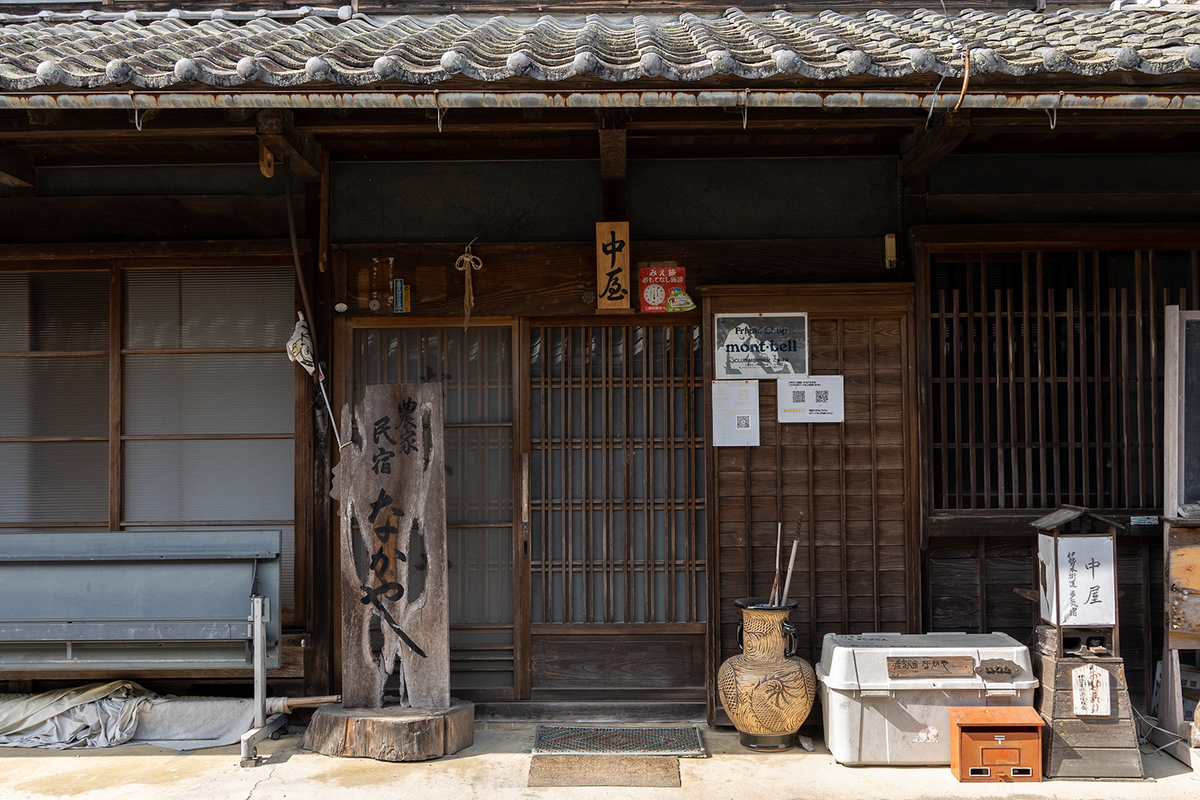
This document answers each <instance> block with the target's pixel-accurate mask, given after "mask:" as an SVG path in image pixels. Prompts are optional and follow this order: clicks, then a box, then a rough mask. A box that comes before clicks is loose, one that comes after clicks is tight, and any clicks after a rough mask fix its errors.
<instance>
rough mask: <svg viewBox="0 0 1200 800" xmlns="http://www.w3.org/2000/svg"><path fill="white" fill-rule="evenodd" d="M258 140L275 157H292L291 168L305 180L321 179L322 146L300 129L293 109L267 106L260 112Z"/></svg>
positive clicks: (279, 158)
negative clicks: (294, 120)
mask: <svg viewBox="0 0 1200 800" xmlns="http://www.w3.org/2000/svg"><path fill="white" fill-rule="evenodd" d="M256 129H257V132H258V140H259V141H260V142H262V143H263V144H264V145H266V147H267V148H268V149H270V151H271V152H272V153H274V154H275V158H276V159H278V160H280V161H282V160H283V159H285V158H286V159H290V160H291V165H292V171H293V172H295V173H296V174H297V175H299V176H300V177H301V178H304V180H306V181H318V180H320V179H321V146H320V145H319V144H317V140H316V138H314V137H313V135H312V134H309V133H301V132H300V131H297V130H296V128H295V125H294V124H293V115H292V112H291V111H287V110H283V109H275V108H272V109H267V110H265V111H260V112H258V117H257V126H256Z"/></svg>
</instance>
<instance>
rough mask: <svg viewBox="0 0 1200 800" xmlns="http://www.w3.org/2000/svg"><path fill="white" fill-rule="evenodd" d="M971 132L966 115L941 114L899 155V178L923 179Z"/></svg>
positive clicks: (968, 117)
mask: <svg viewBox="0 0 1200 800" xmlns="http://www.w3.org/2000/svg"><path fill="white" fill-rule="evenodd" d="M970 132H971V118H970V116H969V115H968V114H966V113H959V114H953V113H950V114H943V115H942V116H941V117H938V118H937V119H936V120H935V121H934V122H933V123H932V124H931V125H930V126H929V129H928V130H924V131H921V132H919V133H918V134H917V135H916V136H915V137H914V139H913V140H912V142H911V143H910V144H909V145H908V146H907V147H906V148H905V149H904V151H903V154H902V155H901V156H900V179H901V180H908V179H912V178H924V177H925V176H926V175H928V174H929V172H930V171H931V170H932V169H933V168H934V167H936V166H937V165H938V163H939V162H941V160H942V159H943V158H945V157H946V156H948V155H950V153H951V151H953V150H954V148H956V147H958V144H959V142H961V141H962V140H963V139H965V138H966V136H967V134H968V133H970Z"/></svg>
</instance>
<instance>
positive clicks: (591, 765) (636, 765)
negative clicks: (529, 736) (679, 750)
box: [526, 755, 680, 788]
mask: <svg viewBox="0 0 1200 800" xmlns="http://www.w3.org/2000/svg"><path fill="white" fill-rule="evenodd" d="M526 785H528V786H661V787H666V788H679V785H680V784H679V759H678V758H673V757H671V756H595V755H589V756H534V757H533V758H532V759H530V761H529V781H528V782H527V784H526Z"/></svg>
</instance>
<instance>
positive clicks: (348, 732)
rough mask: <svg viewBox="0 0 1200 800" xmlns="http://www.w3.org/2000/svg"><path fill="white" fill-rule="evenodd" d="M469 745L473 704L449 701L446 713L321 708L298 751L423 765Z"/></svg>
mask: <svg viewBox="0 0 1200 800" xmlns="http://www.w3.org/2000/svg"><path fill="white" fill-rule="evenodd" d="M474 741H475V704H474V703H471V702H468V701H466V700H459V699H457V698H451V699H450V707H449V708H403V707H401V706H390V707H386V706H385V707H384V708H342V706H341V705H340V704H339V705H327V706H321V707H320V708H318V709H317V711H316V713H315V714H313V716H312V721H311V722H309V724H308V730H307V731H305V733H304V745H303V746H304V749H306V750H313V751H316V752H318V753H321V754H322V755H327V756H337V757H338V758H374V759H376V760H377V761H427V760H428V759H431V758H441V757H442V756H446V755H450V754H452V753H457V752H458V751H459V750H462V749H463V748H465V747H470V746H471V744H472V743H473V742H474Z"/></svg>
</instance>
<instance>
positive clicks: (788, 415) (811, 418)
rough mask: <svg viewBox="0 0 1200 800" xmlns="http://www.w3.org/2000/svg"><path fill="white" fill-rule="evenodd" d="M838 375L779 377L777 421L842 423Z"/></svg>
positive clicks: (844, 412)
mask: <svg viewBox="0 0 1200 800" xmlns="http://www.w3.org/2000/svg"><path fill="white" fill-rule="evenodd" d="M842 386H843V381H842V376H841V375H812V376H809V377H807V378H780V379H779V382H778V392H779V394H778V395H777V397H778V402H777V403H776V404H775V406H776V408H777V409H778V410H779V421H780V422H842V421H843V420H845V418H846V409H845V403H844V401H843V398H844V393H843V390H842Z"/></svg>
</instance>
